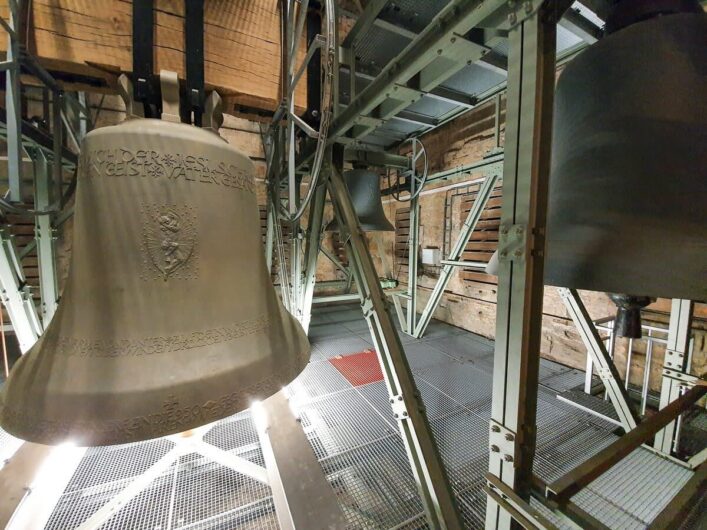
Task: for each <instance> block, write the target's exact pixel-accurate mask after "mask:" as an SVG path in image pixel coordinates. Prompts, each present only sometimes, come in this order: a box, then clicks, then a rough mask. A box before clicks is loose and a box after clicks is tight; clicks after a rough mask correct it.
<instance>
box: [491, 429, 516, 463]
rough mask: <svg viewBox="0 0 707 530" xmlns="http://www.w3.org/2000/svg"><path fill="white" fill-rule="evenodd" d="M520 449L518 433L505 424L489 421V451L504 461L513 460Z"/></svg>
mask: <svg viewBox="0 0 707 530" xmlns="http://www.w3.org/2000/svg"><path fill="white" fill-rule="evenodd" d="M517 449H518V435H517V434H516V433H515V432H513V431H512V430H510V429H508V428H507V427H505V426H504V425H501V424H500V423H498V422H496V421H494V420H491V421H489V452H490V454H491V456H492V457H494V456H495V457H497V458H500V459H501V460H502V461H503V462H513V461H514V456H515V454H516V451H517Z"/></svg>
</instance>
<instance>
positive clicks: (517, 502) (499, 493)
mask: <svg viewBox="0 0 707 530" xmlns="http://www.w3.org/2000/svg"><path fill="white" fill-rule="evenodd" d="M486 481H487V483H486V486H484V491H485V492H486V495H488V497H489V499H493V501H494V502H495V503H496V504H498V505H499V506H502V507H503V509H504V510H505V511H506V512H508V513H509V514H511V515H512V516H513V519H514V520H515V521H516V522H517V523H518V524H520V526H522V527H523V528H525V529H526V530H558V529H557V527H556V526H555V525H554V524H552V523H551V522H550V521H548V520H547V519H546V518H545V517H544V516H542V515H541V514H540V513H539V512H538V511H536V510H535V509H534V508H532V507H531V506H530V504H529V502H528V501H527V500H525V499H522V498H521V497H520V496H519V495H518V494H517V493H516V492H515V491H513V489H512V488H511V487H510V486H508V484H505V483H504V482H502V481H501V480H500V479H499V478H498V477H496V476H495V475H493V474H492V473H487V474H486Z"/></svg>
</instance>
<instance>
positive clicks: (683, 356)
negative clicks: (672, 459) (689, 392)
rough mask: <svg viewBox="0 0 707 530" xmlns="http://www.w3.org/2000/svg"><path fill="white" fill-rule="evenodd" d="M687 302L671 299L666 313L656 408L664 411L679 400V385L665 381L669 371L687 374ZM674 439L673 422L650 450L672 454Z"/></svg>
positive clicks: (689, 314) (689, 317) (689, 316)
mask: <svg viewBox="0 0 707 530" xmlns="http://www.w3.org/2000/svg"><path fill="white" fill-rule="evenodd" d="M692 308H693V303H692V301H691V300H681V299H679V298H675V299H673V303H672V306H671V309H670V324H669V325H668V344H667V345H666V347H665V359H664V361H663V383H662V385H661V388H660V408H661V409H663V408H665V407H667V406H668V405H669V404H670V403H671V402H673V401H675V400H676V399H677V398H679V397H680V387H681V385H680V382H679V381H676V380H675V379H673V378H671V377H668V376H669V375H670V372H671V371H674V372H680V373H687V372H688V371H689V370H690V363H689V355H688V353H689V349H690V327H691V325H692ZM675 436H676V422H674V421H672V422H670V423H669V424H668V425H667V426H666V427H665V428H664V429H663V430H661V431H659V432H658V434H656V436H655V441H654V442H653V447H655V448H656V449H658V451H661V452H663V453H665V454H668V455H669V454H670V453H671V452H672V450H673V439H674V438H675Z"/></svg>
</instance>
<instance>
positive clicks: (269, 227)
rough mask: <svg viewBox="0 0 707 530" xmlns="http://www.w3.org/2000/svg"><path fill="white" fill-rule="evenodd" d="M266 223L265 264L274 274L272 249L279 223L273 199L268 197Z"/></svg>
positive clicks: (270, 272) (269, 272) (269, 271)
mask: <svg viewBox="0 0 707 530" xmlns="http://www.w3.org/2000/svg"><path fill="white" fill-rule="evenodd" d="M265 208H266V211H265V215H266V225H265V266H266V267H267V268H268V274H269V275H270V274H272V251H273V243H274V242H275V223H277V222H278V221H277V212H276V211H275V206H274V205H273V203H272V201H271V200H269V198H268V199H266V205H265Z"/></svg>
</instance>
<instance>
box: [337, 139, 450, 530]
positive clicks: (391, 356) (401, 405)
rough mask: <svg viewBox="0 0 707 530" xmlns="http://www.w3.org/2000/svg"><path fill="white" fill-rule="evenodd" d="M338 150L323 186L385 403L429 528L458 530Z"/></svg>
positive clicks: (444, 476) (446, 483) (445, 481)
mask: <svg viewBox="0 0 707 530" xmlns="http://www.w3.org/2000/svg"><path fill="white" fill-rule="evenodd" d="M341 150H342V147H341V146H336V147H335V156H334V165H333V167H332V172H331V177H330V179H329V182H328V187H329V194H330V196H331V199H332V203H333V205H334V210H335V212H336V216H337V219H339V223H340V224H339V226H340V227H341V228H342V229H343V230H345V231H346V232H347V235H348V237H347V238H346V250H347V253H348V255H349V262H350V263H351V267H352V269H353V274H354V276H355V279H356V283H357V285H358V288H359V293H360V300H361V307H362V309H363V314H364V317H365V318H366V321H367V322H368V327H369V329H370V332H371V336H372V338H373V344H374V346H375V349H376V352H377V355H378V360H379V362H380V364H381V369H382V371H383V376H384V379H385V383H386V387H387V389H388V395H389V398H390V403H391V406H392V408H393V412H394V414H395V418H396V419H397V420H398V426H399V427H400V432H401V436H402V439H403V443H404V444H405V448H406V450H407V454H408V458H409V460H410V464H411V466H412V471H413V475H414V477H415V480H416V482H417V485H418V488H419V492H420V496H421V498H422V504H423V506H424V508H425V512H426V514H427V517H428V520H429V524H430V527H431V528H435V529H447V528H450V529H451V528H454V529H456V528H459V529H461V528H462V527H463V525H462V522H461V517H460V514H459V511H458V509H457V506H456V501H455V498H454V494H453V491H452V488H451V485H450V483H449V479H448V477H447V473H446V470H445V469H444V465H443V463H442V459H441V457H440V454H439V451H438V449H437V445H436V443H435V441H434V436H433V434H432V429H431V427H430V425H429V423H428V421H427V415H426V413H425V407H424V405H423V403H422V397H421V395H420V392H419V391H418V390H417V387H416V385H415V380H414V378H413V376H412V372H411V371H410V366H409V365H408V362H407V359H406V357H405V353H404V350H403V346H402V343H401V342H400V337H399V336H398V333H397V331H396V329H395V326H394V325H393V319H392V317H391V314H390V309H389V305H388V303H387V300H386V297H385V293H384V292H383V290H382V289H381V286H380V283H379V281H378V275H377V273H376V269H375V266H374V265H373V260H372V258H371V254H370V252H369V250H368V246H367V245H366V242H365V240H364V236H363V232H362V231H361V227H360V226H359V224H358V218H357V217H356V213H355V211H354V209H353V204H352V202H351V196H350V195H349V192H348V190H347V189H346V185H345V184H344V180H343V178H342V176H341V169H342V165H343V153H341Z"/></svg>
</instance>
